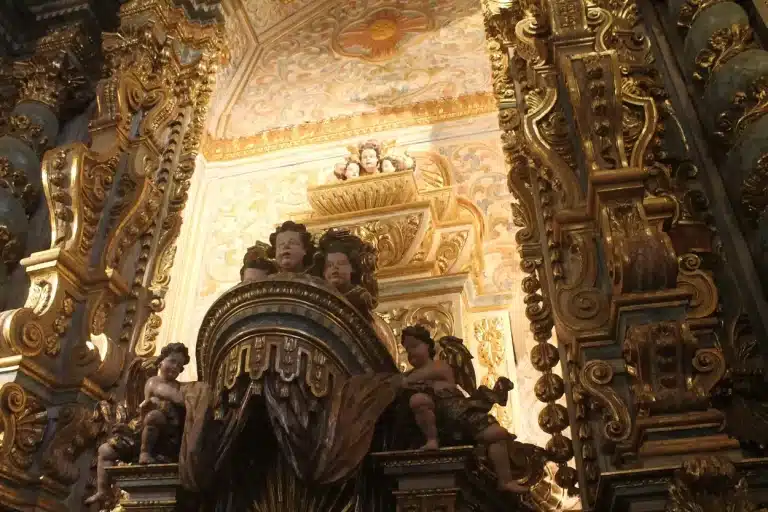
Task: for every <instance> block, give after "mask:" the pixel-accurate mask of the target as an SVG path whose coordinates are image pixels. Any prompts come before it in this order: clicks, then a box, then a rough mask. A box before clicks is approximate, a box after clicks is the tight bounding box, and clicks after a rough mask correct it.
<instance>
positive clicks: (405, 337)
mask: <svg viewBox="0 0 768 512" xmlns="http://www.w3.org/2000/svg"><path fill="white" fill-rule="evenodd" d="M402 344H403V348H405V351H406V353H407V354H408V362H409V363H410V364H411V365H412V366H413V369H412V370H411V371H409V372H407V373H406V374H405V376H404V380H403V388H404V390H405V391H406V393H407V394H408V395H409V400H408V403H409V406H410V409H411V411H412V413H413V415H414V418H415V420H416V423H417V424H418V426H419V429H420V430H421V432H422V433H423V434H424V437H425V438H426V443H425V444H424V446H422V449H423V450H436V449H438V448H439V446H440V442H439V437H438V434H439V431H441V430H449V431H457V432H460V433H461V434H463V435H464V436H467V437H470V438H472V439H473V440H474V441H475V442H477V443H480V444H481V445H484V446H485V447H486V449H487V453H488V458H489V459H490V462H491V465H492V466H493V470H494V471H495V473H496V478H497V482H498V486H499V490H501V491H508V492H514V493H522V492H526V491H527V490H528V487H526V486H524V485H521V484H520V483H519V481H518V480H519V479H518V478H515V477H516V473H518V472H513V468H512V465H511V463H510V450H509V449H510V448H514V447H515V445H516V444H517V445H519V444H520V443H515V442H514V440H515V437H514V436H513V435H512V434H510V433H509V432H507V430H506V429H505V428H504V427H502V426H501V425H499V423H498V421H496V419H495V418H494V417H493V416H491V415H490V414H489V413H490V410H491V408H492V407H493V406H494V405H495V404H502V405H504V404H506V402H507V395H508V393H509V391H510V390H511V389H512V387H513V385H512V382H510V381H509V379H507V378H504V377H502V378H500V379H499V380H498V382H497V383H496V385H495V386H494V388H493V389H489V388H488V387H487V386H480V387H479V388H476V387H475V372H474V369H472V355H471V354H470V353H469V350H468V349H467V348H466V347H465V346H464V344H463V342H462V340H461V339H459V338H455V337H453V336H446V337H443V338H441V339H440V340H438V341H437V342H435V341H434V340H433V339H432V336H431V335H430V334H429V331H428V330H427V329H426V328H424V327H423V326H421V325H414V326H409V327H406V328H405V329H403V332H402ZM436 345H437V347H439V348H440V349H441V350H440V356H439V357H436V356H437V347H436ZM467 395H468V396H467ZM438 418H439V420H440V423H439V424H438ZM512 455H515V454H512Z"/></svg>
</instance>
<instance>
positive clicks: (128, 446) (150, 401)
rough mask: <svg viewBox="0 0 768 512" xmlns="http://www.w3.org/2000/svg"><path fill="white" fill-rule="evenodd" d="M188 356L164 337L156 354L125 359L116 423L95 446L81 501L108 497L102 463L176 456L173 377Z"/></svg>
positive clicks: (179, 415) (179, 408)
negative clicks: (90, 491) (91, 482)
mask: <svg viewBox="0 0 768 512" xmlns="http://www.w3.org/2000/svg"><path fill="white" fill-rule="evenodd" d="M189 360H190V358H189V350H188V349H187V347H186V346H185V345H184V344H183V343H170V344H168V345H166V346H165V347H163V349H162V350H161V351H160V355H159V356H157V357H154V358H151V359H149V360H143V359H136V360H134V362H133V363H132V364H131V366H130V367H129V369H128V386H129V389H128V390H127V400H126V407H125V408H124V411H125V412H121V413H118V423H116V424H115V425H113V427H112V431H111V433H110V436H109V437H108V439H107V441H106V442H105V443H103V444H102V445H101V446H100V447H99V450H98V462H97V469H96V493H95V494H94V495H93V496H91V497H89V498H88V499H87V500H86V501H85V503H86V505H90V504H94V503H104V501H105V500H107V499H109V497H110V494H111V493H110V483H109V479H108V476H107V468H109V467H111V466H113V465H114V464H115V462H117V461H118V460H120V461H124V462H133V461H134V460H136V459H137V458H138V461H139V464H151V463H154V462H158V461H171V460H175V459H177V458H178V456H179V450H180V447H181V436H182V433H183V430H184V417H185V412H186V410H185V406H184V394H183V393H182V391H181V384H180V383H179V382H178V381H177V380H176V379H177V378H178V376H179V374H180V373H181V372H182V370H183V369H184V366H186V365H187V363H189ZM152 373H154V375H151V374H152ZM139 387H143V390H144V393H143V396H144V400H143V401H142V402H141V403H139V404H138V405H137V404H136V402H137V398H138V396H140V395H141V393H140V391H139V389H137V388H139ZM128 418H130V420H129V421H127V422H126V420H128Z"/></svg>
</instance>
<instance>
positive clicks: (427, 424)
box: [409, 393, 440, 450]
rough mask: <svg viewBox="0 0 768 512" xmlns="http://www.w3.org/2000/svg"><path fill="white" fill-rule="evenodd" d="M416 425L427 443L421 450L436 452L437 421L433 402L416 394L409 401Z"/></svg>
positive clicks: (420, 394)
mask: <svg viewBox="0 0 768 512" xmlns="http://www.w3.org/2000/svg"><path fill="white" fill-rule="evenodd" d="M409 405H410V406H411V410H412V411H413V415H414V416H415V417H416V423H417V424H418V425H419V428H420V429H421V432H422V433H423V434H424V437H426V438H427V442H426V443H425V444H424V446H422V447H421V449H422V450H437V449H438V448H439V447H440V444H439V442H438V440H437V419H436V418H435V402H433V401H432V398H430V396H429V395H426V394H424V393H416V394H415V395H413V396H412V397H411V399H410V401H409Z"/></svg>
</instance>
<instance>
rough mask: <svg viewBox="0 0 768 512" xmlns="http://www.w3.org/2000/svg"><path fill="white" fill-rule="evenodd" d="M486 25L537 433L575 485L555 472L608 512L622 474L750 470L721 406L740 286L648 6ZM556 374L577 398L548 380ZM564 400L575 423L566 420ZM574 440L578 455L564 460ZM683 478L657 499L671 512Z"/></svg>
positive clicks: (533, 9)
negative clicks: (723, 465)
mask: <svg viewBox="0 0 768 512" xmlns="http://www.w3.org/2000/svg"><path fill="white" fill-rule="evenodd" d="M486 12H487V20H488V24H487V31H488V35H489V40H490V42H489V45H490V48H491V51H492V53H491V62H492V66H493V69H494V79H495V84H496V85H497V87H496V94H497V97H499V100H500V120H501V125H502V129H503V130H504V135H503V142H504V146H505V151H506V154H507V158H508V164H509V185H510V190H511V191H512V192H513V193H514V194H515V195H516V197H517V198H518V204H516V205H513V212H514V213H515V221H516V223H517V224H518V226H520V227H521V228H522V229H521V230H520V234H519V235H518V243H519V244H520V247H521V252H522V256H523V265H524V269H525V270H526V271H528V272H529V274H530V278H529V279H528V280H527V281H526V283H524V285H525V287H526V289H525V291H526V293H527V296H526V303H527V304H528V310H527V312H528V313H529V318H531V320H532V328H533V330H534V334H535V335H536V336H537V340H540V344H539V346H538V347H537V349H538V350H537V352H536V353H535V354H532V361H535V362H536V363H537V369H539V370H540V371H542V373H543V376H542V378H541V380H540V381H539V383H538V384H537V388H536V393H537V396H538V397H539V398H540V399H541V400H542V401H545V402H547V403H548V404H550V405H548V407H546V408H545V409H544V411H543V412H542V416H541V417H540V425H541V427H542V428H543V429H544V430H545V431H547V432H550V433H553V443H550V446H548V448H549V449H550V451H551V452H552V453H553V454H554V456H555V457H562V458H566V457H570V455H573V454H575V465H576V468H577V470H578V476H576V475H574V474H573V473H572V472H571V471H569V470H568V468H567V466H566V465H565V462H566V461H565V460H562V459H561V460H558V459H557V458H556V459H555V460H557V461H558V462H560V466H561V473H563V475H562V476H560V477H559V478H558V480H559V482H558V483H559V484H561V485H565V486H570V487H571V488H572V490H574V491H575V490H576V488H578V492H579V493H580V495H581V498H582V505H583V506H584V507H585V508H587V509H588V508H592V507H594V509H595V510H607V509H608V508H607V507H608V506H609V505H608V503H614V504H616V503H619V502H618V501H614V500H615V499H617V498H616V496H617V495H618V494H617V493H619V489H620V488H622V485H624V483H626V482H625V481H624V480H622V479H623V478H624V477H622V476H616V475H619V474H621V472H628V473H631V472H632V471H631V470H637V469H640V468H642V469H643V470H644V471H645V473H644V474H646V475H647V474H655V473H654V471H659V472H662V473H663V471H662V468H664V467H668V466H669V464H670V463H674V462H673V461H682V460H683V458H684V457H687V456H691V455H697V454H711V453H717V454H719V455H721V456H724V457H726V459H725V460H727V458H729V457H730V458H733V459H734V460H735V459H738V458H740V457H741V451H740V446H739V443H738V442H737V441H736V440H734V439H733V438H731V437H729V436H728V435H727V434H725V433H723V429H724V428H725V424H726V421H725V414H724V412H723V411H722V410H720V409H719V408H718V407H717V404H713V396H714V394H715V393H716V391H717V390H718V389H719V388H718V386H720V385H721V384H722V382H723V378H724V377H725V374H726V361H725V355H724V354H723V351H722V347H721V345H720V344H719V339H722V338H721V336H724V335H725V334H726V333H725V329H723V328H722V323H721V320H722V318H721V316H720V312H719V310H718V303H719V291H718V286H721V285H722V286H725V285H726V284H727V283H728V282H732V280H731V279H730V277H728V276H719V278H720V280H721V281H722V283H719V282H718V276H717V275H716V274H718V273H721V272H720V269H722V268H723V261H722V259H721V257H720V254H719V253H720V251H719V250H718V247H717V246H718V243H719V242H718V238H717V236H716V230H715V226H714V225H713V222H712V215H711V213H710V210H709V202H708V199H707V196H706V194H705V193H704V191H703V189H702V186H701V184H700V183H699V181H698V179H697V177H698V168H697V163H696V162H695V161H694V160H693V159H692V156H691V151H690V147H689V142H688V139H687V137H686V134H685V132H684V131H683V130H682V129H681V126H682V123H681V121H680V119H679V117H678V115H677V113H676V110H675V108H674V107H673V104H672V103H671V102H670V101H669V98H668V95H667V92H666V86H665V83H664V81H663V78H662V75H661V73H660V72H659V69H657V68H656V66H655V64H654V60H655V54H654V53H653V52H654V48H653V46H652V44H651V39H650V38H649V37H648V34H647V32H646V31H645V29H644V27H643V25H642V23H641V18H640V16H639V12H638V6H637V4H636V3H635V2H633V1H626V2H620V3H618V4H602V3H598V4H593V3H585V2H583V1H581V0H557V1H552V2H541V3H534V4H529V5H528V6H527V10H526V11H525V13H524V14H523V10H522V8H521V6H519V5H517V4H516V3H515V2H498V3H497V4H492V3H490V2H489V5H486ZM504 80H507V84H509V85H505V86H498V85H499V84H501V83H503V81H504ZM509 97H514V104H515V105H516V108H514V109H513V108H511V106H512V101H510V100H509V99H507V98H509ZM553 323H554V326H555V329H556V332H557V340H558V345H559V347H557V348H556V347H554V346H553V345H552V344H550V343H549V342H548V340H549V339H550V337H551V332H550V331H551V328H552V324H553ZM558 363H560V364H561V365H562V369H563V374H564V375H565V376H566V378H565V379H564V380H560V379H558V378H557V376H556V375H554V374H553V372H552V371H551V369H552V368H553V367H554V366H556V365H557V364H558ZM563 393H565V395H566V397H567V399H568V408H567V411H565V410H564V409H560V408H558V407H556V405H557V404H556V402H555V400H557V398H559V397H560V396H562V395H563ZM568 425H570V427H571V434H573V436H574V439H573V447H572V448H571V447H570V445H571V441H570V440H568V442H567V443H565V442H563V443H562V445H558V444H556V443H555V442H554V441H555V440H559V439H567V438H565V436H564V435H562V434H560V433H559V432H560V431H563V430H564V427H565V426H568ZM660 431H664V432H665V434H664V435H663V436H656V434H655V433H656V432H660ZM555 432H557V433H555ZM608 475H610V476H608ZM659 475H661V473H659ZM670 478H671V473H669V474H664V475H661V476H659V482H662V483H661V484H659V487H658V488H657V489H655V490H653V491H652V492H650V491H649V492H650V494H652V495H653V497H652V498H649V499H656V500H658V503H659V504H660V506H661V507H663V506H664V503H665V501H666V500H667V497H668V492H667V487H666V485H667V484H668V483H669V482H670V481H671V480H670ZM601 480H602V482H601V485H600V489H601V491H602V493H601V494H600V495H598V493H597V490H598V482H600V481H601ZM664 482H666V483H664ZM622 492H623V491H622ZM638 492H645V490H644V491H638ZM630 494H631V492H630ZM635 497H637V496H635ZM630 501H631V498H630ZM623 503H625V504H626V503H627V502H623ZM616 506H618V507H619V508H616V509H615V510H623V508H622V507H623V506H625V505H621V506H619V505H616Z"/></svg>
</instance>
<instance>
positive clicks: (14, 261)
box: [0, 23, 95, 307]
mask: <svg viewBox="0 0 768 512" xmlns="http://www.w3.org/2000/svg"><path fill="white" fill-rule="evenodd" d="M91 35H92V34H90V33H89V31H88V30H87V29H86V28H85V27H84V26H83V25H81V24H78V23H75V24H71V25H66V26H63V27H60V28H57V29H52V30H51V31H50V32H49V33H48V34H47V35H46V36H44V37H43V38H41V39H39V40H38V41H37V42H36V44H35V49H34V52H33V54H32V55H31V56H30V57H28V58H24V59H20V60H17V61H15V62H10V61H9V62H7V66H8V69H7V71H6V73H7V74H8V75H9V78H10V79H11V81H12V82H13V83H14V84H15V85H16V87H15V88H14V89H13V94H12V95H11V96H10V97H12V98H13V100H12V101H13V102H14V103H15V105H13V106H12V108H11V109H10V111H9V112H8V113H7V114H6V115H5V116H4V119H3V121H2V123H0V124H1V126H0V135H2V136H0V183H2V185H1V186H0V203H2V204H3V214H2V216H1V217H2V220H0V254H2V262H0V282H3V285H2V288H3V289H4V290H5V292H6V293H5V298H3V294H2V293H0V307H3V306H6V304H5V303H6V300H7V299H8V297H9V296H10V294H11V293H12V292H18V291H19V290H17V289H16V288H17V287H14V286H12V284H11V283H9V282H8V277H9V274H10V273H11V272H13V271H14V270H15V269H16V268H17V266H18V263H19V260H20V259H21V258H22V257H24V256H25V255H26V254H29V253H28V250H27V246H28V245H32V246H34V242H35V241H34V240H29V241H28V238H30V237H32V236H33V235H31V234H29V232H30V231H31V230H30V227H31V222H30V221H31V219H32V217H33V216H35V215H36V214H37V212H38V206H39V203H40V197H41V196H42V181H41V176H40V162H41V158H42V156H43V153H44V152H45V150H46V149H48V148H49V147H51V145H53V144H54V143H55V141H56V137H57V135H58V133H59V115H60V111H61V107H62V106H63V104H64V103H65V102H66V103H70V104H71V103H74V101H73V100H74V98H75V96H76V95H77V94H78V93H81V94H82V91H81V90H80V91H79V90H78V89H82V88H83V87H82V86H77V85H75V84H85V86H86V87H87V84H88V79H89V76H88V70H86V69H84V68H83V64H84V63H87V62H88V60H89V59H93V58H94V55H93V54H94V50H95V48H94V47H93V44H92V43H90V40H89V37H90V36H91ZM75 55H77V57H75ZM7 92H11V91H10V90H8V91H7ZM81 108H82V107H81ZM41 213H42V212H41ZM28 242H30V243H28ZM3 276H4V277H3Z"/></svg>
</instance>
